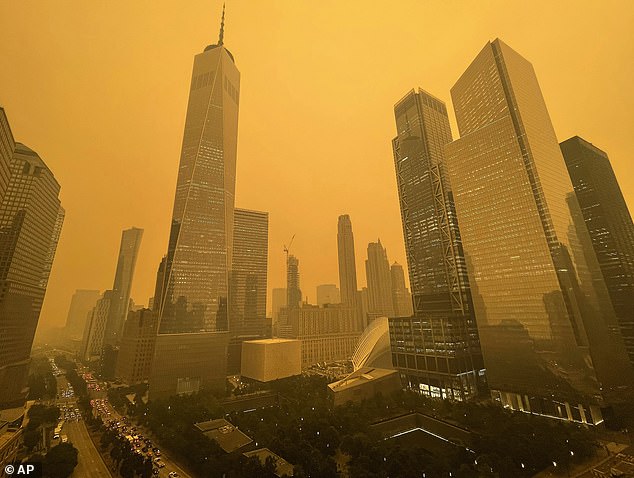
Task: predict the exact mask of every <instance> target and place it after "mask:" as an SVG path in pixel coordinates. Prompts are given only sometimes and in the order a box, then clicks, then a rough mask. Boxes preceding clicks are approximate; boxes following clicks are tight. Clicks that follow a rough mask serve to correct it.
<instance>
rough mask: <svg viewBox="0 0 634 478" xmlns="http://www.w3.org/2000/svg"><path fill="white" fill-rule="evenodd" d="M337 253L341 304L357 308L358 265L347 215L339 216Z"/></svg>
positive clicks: (350, 224)
mask: <svg viewBox="0 0 634 478" xmlns="http://www.w3.org/2000/svg"><path fill="white" fill-rule="evenodd" d="M337 252H338V258H339V288H340V291H341V303H342V304H344V305H347V306H348V307H355V306H356V303H357V265H356V260H355V255H354V235H353V234H352V222H350V216H349V215H347V214H343V215H341V216H339V220H338V222H337Z"/></svg>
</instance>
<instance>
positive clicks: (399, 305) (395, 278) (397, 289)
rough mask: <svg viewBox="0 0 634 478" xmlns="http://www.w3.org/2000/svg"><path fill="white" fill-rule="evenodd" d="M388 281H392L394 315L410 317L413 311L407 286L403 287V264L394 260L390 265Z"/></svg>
mask: <svg viewBox="0 0 634 478" xmlns="http://www.w3.org/2000/svg"><path fill="white" fill-rule="evenodd" d="M390 281H391V283H392V304H393V306H394V316H395V317H411V315H412V314H413V313H414V310H413V308H412V296H411V294H410V293H409V290H408V289H407V287H405V272H403V266H402V265H400V264H399V263H398V262H395V263H394V264H392V266H391V267H390Z"/></svg>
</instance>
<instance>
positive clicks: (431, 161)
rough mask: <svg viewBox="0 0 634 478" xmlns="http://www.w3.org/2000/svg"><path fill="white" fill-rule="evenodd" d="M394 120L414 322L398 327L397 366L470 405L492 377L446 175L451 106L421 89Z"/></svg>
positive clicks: (408, 378) (415, 382)
mask: <svg viewBox="0 0 634 478" xmlns="http://www.w3.org/2000/svg"><path fill="white" fill-rule="evenodd" d="M394 114H395V117H396V129H397V136H396V138H394V140H393V141H392V146H393V150H394V164H395V167H396V180H397V186H398V194H399V202H400V206H401V218H402V222H403V236H404V238H405V250H406V253H407V265H408V270H409V277H410V287H411V291H412V299H413V304H414V316H413V317H412V318H401V319H393V320H391V321H390V342H391V347H392V354H393V364H394V365H395V366H396V367H398V369H399V370H400V372H401V378H402V379H403V381H404V382H405V383H406V384H407V385H408V387H410V388H412V389H415V390H417V391H420V392H421V393H424V394H426V395H430V396H432V397H437V398H441V397H442V398H451V399H455V400H464V399H468V398H470V397H472V396H474V395H475V394H476V393H477V391H478V383H479V382H480V381H481V380H482V378H481V377H482V375H483V372H484V371H483V370H482V369H483V363H482V356H481V352H480V348H479V341H478V335H477V329H476V326H475V320H474V314H473V305H472V303H471V295H470V291H469V281H468V278H467V273H466V268H465V260H464V254H463V251H462V245H461V242H460V233H459V230H458V222H457V219H456V213H455V209H454V204H453V197H452V194H451V188H450V186H449V182H448V179H447V174H446V170H445V159H444V147H445V145H447V144H448V143H450V142H451V129H450V127H449V118H448V116H447V108H446V107H445V104H444V103H443V102H442V101H440V100H438V99H437V98H435V97H434V96H432V95H430V94H429V93H427V92H426V91H424V90H422V89H419V90H418V91H415V90H412V91H410V92H409V93H408V94H407V95H406V96H405V97H404V98H403V99H402V100H401V101H399V102H398V103H397V104H396V106H395V107H394Z"/></svg>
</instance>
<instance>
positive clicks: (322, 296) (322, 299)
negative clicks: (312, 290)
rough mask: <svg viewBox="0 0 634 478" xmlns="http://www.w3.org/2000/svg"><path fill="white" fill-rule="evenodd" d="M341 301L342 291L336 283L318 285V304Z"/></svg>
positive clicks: (338, 302)
mask: <svg viewBox="0 0 634 478" xmlns="http://www.w3.org/2000/svg"><path fill="white" fill-rule="evenodd" d="M340 303H341V293H340V292H339V288H338V287H337V286H336V285H335V284H320V285H318V286H317V305H319V306H322V305H325V304H340Z"/></svg>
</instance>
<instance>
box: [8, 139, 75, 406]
mask: <svg viewBox="0 0 634 478" xmlns="http://www.w3.org/2000/svg"><path fill="white" fill-rule="evenodd" d="M10 172H11V174H10V177H9V181H8V185H7V189H6V191H5V194H4V197H3V198H2V202H1V204H0V290H1V291H2V294H0V404H10V403H16V404H18V403H20V402H21V401H23V400H24V398H25V392H26V390H25V389H24V387H25V385H26V379H27V377H28V369H29V362H30V353H31V345H32V344H33V337H34V335H35V329H36V327H37V323H38V319H39V316H40V309H41V308H42V302H43V300H44V294H45V293H46V285H47V283H48V276H49V273H50V266H51V264H52V259H53V257H54V255H55V250H56V248H57V239H58V238H59V229H60V228H61V222H60V221H61V220H62V218H63V208H62V207H61V205H60V200H59V191H60V186H59V183H58V182H57V181H56V180H55V177H54V176H53V173H52V172H51V170H50V169H49V168H48V167H47V166H46V164H45V163H44V161H42V159H41V158H40V157H39V156H38V154H37V153H36V152H34V151H32V150H31V149H29V148H28V147H26V146H24V145H23V144H21V143H16V144H15V150H14V153H13V157H12V159H11V171H10Z"/></svg>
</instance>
